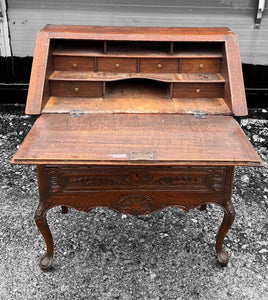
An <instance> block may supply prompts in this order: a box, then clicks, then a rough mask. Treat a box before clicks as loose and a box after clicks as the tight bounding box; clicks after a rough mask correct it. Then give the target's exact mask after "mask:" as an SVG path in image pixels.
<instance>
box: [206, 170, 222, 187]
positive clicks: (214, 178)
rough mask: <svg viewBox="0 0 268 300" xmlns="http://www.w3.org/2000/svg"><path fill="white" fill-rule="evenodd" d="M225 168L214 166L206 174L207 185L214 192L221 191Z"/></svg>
mask: <svg viewBox="0 0 268 300" xmlns="http://www.w3.org/2000/svg"><path fill="white" fill-rule="evenodd" d="M225 172H226V168H214V169H212V170H211V172H210V174H209V176H208V186H210V187H211V189H212V190H214V191H215V192H222V191H223V190H224V184H225Z"/></svg>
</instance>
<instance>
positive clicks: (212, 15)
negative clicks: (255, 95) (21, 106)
mask: <svg viewBox="0 0 268 300" xmlns="http://www.w3.org/2000/svg"><path fill="white" fill-rule="evenodd" d="M8 4H9V18H10V31H11V42H12V48H13V52H14V55H16V56H27V55H30V56H32V55H33V50H34V43H35V38H36V32H37V31H38V30H39V29H41V28H42V27H43V26H44V25H46V24H79V25H115V26H172V27H173V26H178V27H180V26H182V27H183V26H184V27H193V26H201V27H207V26H208V27H211V26H217V27H219V26H224V27H229V28H230V29H231V30H233V31H234V32H236V33H237V34H238V36H239V40H240V47H241V54H242V61H243V62H244V63H253V64H267V65H268V55H267V53H268V9H267V2H266V9H265V11H264V17H263V20H262V22H261V28H260V29H254V21H255V15H256V10H257V6H258V1H257V0H189V1H185V0H184V1H182V0H166V1H163V0H162V1H160V0H154V1H153V0H145V1H142V0H136V1H133V0H89V1H87V0H79V2H78V1H71V0H47V1H40V0H27V1H24V0H9V1H8Z"/></svg>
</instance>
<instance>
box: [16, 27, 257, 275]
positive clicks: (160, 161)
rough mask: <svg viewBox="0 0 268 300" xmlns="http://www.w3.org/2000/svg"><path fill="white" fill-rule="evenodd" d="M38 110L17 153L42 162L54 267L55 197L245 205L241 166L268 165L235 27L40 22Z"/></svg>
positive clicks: (119, 207) (137, 204) (32, 105)
mask: <svg viewBox="0 0 268 300" xmlns="http://www.w3.org/2000/svg"><path fill="white" fill-rule="evenodd" d="M26 114H32V115H40V116H39V117H38V119H37V121H36V122H35V124H34V126H33V128H32V129H31V131H30V133H29V134H28V135H27V137H26V139H25V140H24V142H23V144H22V145H21V147H20V148H19V150H18V152H17V153H16V155H15V156H14V158H13V160H12V163H15V164H35V165H36V166H37V176H38V183H39V194H40V202H39V205H38V207H37V209H36V213H35V221H36V224H37V226H38V228H39V230H40V232H41V233H42V235H43V237H44V239H45V242H46V246H47V251H46V254H45V255H44V256H43V257H42V259H41V261H40V266H41V268H42V269H44V270H46V269H48V268H49V267H50V266H51V263H52V257H53V239H52V235H51V232H50V229H49V226H48V224H47V220H46V213H47V211H48V210H49V209H50V208H52V207H54V206H61V207H62V211H63V212H67V211H68V207H71V208H75V209H78V210H81V211H85V212H89V211H90V210H91V209H93V208H95V207H98V206H102V207H109V208H111V209H114V210H116V211H118V212H121V213H123V214H131V215H140V214H150V213H153V212H155V211H158V210H160V209H163V208H164V207H167V206H177V207H180V208H182V209H184V210H186V211H187V210H189V209H191V208H195V207H199V206H200V207H201V209H205V208H206V204H207V203H214V204H217V205H219V206H221V207H222V208H223V210H224V218H223V221H222V224H221V226H220V228H219V232H218V235H217V239H216V252H217V255H218V260H219V263H220V264H221V265H226V264H227V262H228V255H227V254H226V252H225V251H224V250H223V248H222V245H223V240H224V237H225V236H226V234H227V232H228V230H229V229H230V227H231V225H232V223H233V221H234V218H235V210H234V208H233V204H232V201H231V194H232V183H233V176H234V168H235V166H241V165H243V166H262V161H261V160H260V158H259V157H258V155H257V154H256V152H255V151H254V149H253V147H252V145H251V144H250V142H249V141H248V139H247V137H246V136H245V134H244V133H243V131H242V130H241V129H240V127H239V124H238V123H237V122H236V120H235V119H234V118H233V116H245V115H246V114H247V106H246V100H245V93H244V85H243V78H242V71H241V61H240V55H239V46H238V39H237V36H236V35H235V34H234V33H233V32H232V31H230V30H229V29H228V28H142V27H87V26H54V25H47V26H46V27H45V28H44V29H42V30H41V31H40V32H38V35H37V42H36V49H35V54H34V61H33V66H32V74H31V80H30V87H29V93H28V99H27V105H26Z"/></svg>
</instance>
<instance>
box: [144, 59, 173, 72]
mask: <svg viewBox="0 0 268 300" xmlns="http://www.w3.org/2000/svg"><path fill="white" fill-rule="evenodd" d="M178 68H179V61H178V59H175V58H174V59H171V58H142V59H140V73H177V72H178Z"/></svg>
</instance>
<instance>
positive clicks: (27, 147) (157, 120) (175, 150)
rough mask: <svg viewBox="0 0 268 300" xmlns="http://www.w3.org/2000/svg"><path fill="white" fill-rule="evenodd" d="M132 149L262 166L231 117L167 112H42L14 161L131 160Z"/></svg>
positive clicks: (162, 157)
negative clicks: (70, 113) (72, 114)
mask: <svg viewBox="0 0 268 300" xmlns="http://www.w3.org/2000/svg"><path fill="white" fill-rule="evenodd" d="M132 152H151V153H153V156H154V159H153V160H152V161H151V160H150V161H149V162H147V163H151V164H154V163H156V162H159V163H164V164H165V163H174V164H178V165H180V164H184V165H188V164H190V165H191V164H195V165H202V164H204V163H205V164H209V165H218V164H225V165H254V166H258V165H261V161H260V159H259V158H258V156H257V154H256V153H255V150H254V149H253V147H252V146H251V144H250V143H249V141H248V139H247V137H246V136H245V134H244V133H243V131H242V130H241V129H240V127H239V125H238V123H237V122H236V121H235V120H234V119H233V118H232V117H228V116H207V119H195V118H194V116H193V115H166V114H164V115H157V114H148V115H142V114H100V115H96V114H85V115H83V116H82V117H78V118H72V117H70V116H69V115H67V114H44V115H42V116H41V117H39V119H38V120H37V122H36V124H35V125H34V127H33V128H32V130H31V132H30V133H29V135H28V136H27V138H26V140H25V142H24V144H23V145H22V146H21V148H20V149H19V151H18V153H17V154H16V156H15V157H14V159H13V162H15V163H16V162H17V163H18V162H19V163H34V164H44V163H46V164H50V163H52V164H55V163H61V164H63V163H64V164H73V163H75V164H77V163H78V164H79V163H80V164H81V163H83V164H96V163H107V164H113V163H122V164H131V163H133V162H131V160H130V153H132ZM135 162H136V163H137V161H135Z"/></svg>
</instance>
